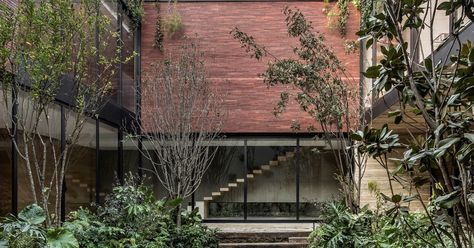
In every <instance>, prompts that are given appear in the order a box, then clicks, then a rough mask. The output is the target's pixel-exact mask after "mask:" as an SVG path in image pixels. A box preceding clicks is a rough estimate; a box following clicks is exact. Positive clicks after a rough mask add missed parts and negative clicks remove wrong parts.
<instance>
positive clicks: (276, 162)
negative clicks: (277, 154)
mask: <svg viewBox="0 0 474 248" xmlns="http://www.w3.org/2000/svg"><path fill="white" fill-rule="evenodd" d="M270 165H271V166H276V165H278V161H276V160H272V161H270Z"/></svg>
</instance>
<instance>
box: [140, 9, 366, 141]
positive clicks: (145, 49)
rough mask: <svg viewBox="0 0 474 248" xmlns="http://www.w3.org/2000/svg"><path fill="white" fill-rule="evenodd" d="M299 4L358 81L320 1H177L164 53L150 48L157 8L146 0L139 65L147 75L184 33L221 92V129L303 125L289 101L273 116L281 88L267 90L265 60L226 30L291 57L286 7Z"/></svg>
mask: <svg viewBox="0 0 474 248" xmlns="http://www.w3.org/2000/svg"><path fill="white" fill-rule="evenodd" d="M287 5H288V6H290V7H298V8H299V9H301V10H302V11H303V13H304V14H305V15H306V16H307V18H308V19H309V20H310V21H312V25H313V27H314V28H315V30H316V31H319V32H323V33H324V34H325V35H326V39H327V43H328V44H329V45H330V46H331V47H332V48H333V49H334V50H335V51H336V53H337V55H338V56H339V57H340V59H341V60H342V61H343V63H344V64H345V65H346V66H347V68H348V70H349V72H350V74H351V75H352V76H353V77H355V78H354V79H355V82H358V75H359V56H358V53H357V54H352V55H345V53H344V46H343V41H344V38H341V37H340V36H339V34H338V33H337V31H336V30H331V29H329V28H328V24H327V17H326V15H325V14H324V13H323V8H325V6H326V4H325V3H323V2H291V3H287V2H200V3H199V2H197V3H196V2H194V3H190V2H187V3H178V5H177V8H178V10H179V12H180V14H181V16H182V18H183V24H184V29H183V31H182V32H181V33H179V34H176V35H175V37H166V38H165V41H164V51H163V52H160V51H159V50H158V49H156V48H153V46H152V45H153V40H154V35H155V33H154V25H155V20H156V11H155V6H154V3H145V17H144V22H143V25H142V44H141V49H142V68H143V78H144V79H146V78H147V76H150V75H149V74H147V70H148V69H149V68H150V64H151V63H154V62H157V61H160V60H161V59H162V58H163V56H164V55H167V54H170V53H171V52H172V51H173V50H176V49H177V47H179V45H180V43H181V42H182V37H183V36H188V37H190V38H191V39H192V40H194V41H196V42H197V43H198V44H199V46H200V48H201V51H202V52H203V53H204V59H205V62H206V67H207V71H208V74H209V78H210V79H211V80H212V81H213V83H214V84H215V87H216V88H218V89H220V90H221V91H223V92H225V94H226V97H225V98H226V101H225V106H224V107H225V109H226V110H227V111H228V117H227V120H226V128H225V131H226V132H237V133H238V132H260V133H262V132H290V131H291V130H290V125H291V122H292V120H299V121H302V122H303V124H305V125H303V127H304V126H307V125H308V124H309V123H312V120H311V118H309V117H308V116H307V114H306V113H303V112H301V111H300V110H299V108H298V107H297V106H296V105H295V104H292V105H290V106H289V108H288V111H287V112H286V113H285V114H283V115H282V116H281V117H279V118H276V117H274V116H273V114H272V110H273V107H274V106H275V104H276V103H277V101H278V99H279V93H280V92H281V90H282V88H281V87H275V88H270V89H269V88H267V86H265V85H264V84H263V81H262V79H261V78H259V77H258V74H260V73H262V72H264V70H265V67H266V63H267V61H261V62H258V61H256V60H255V59H252V58H250V57H249V55H247V54H246V53H245V51H244V49H242V48H240V44H239V43H238V41H236V40H234V39H233V38H232V37H231V35H230V34H229V32H230V31H231V30H232V29H233V28H234V27H235V26H237V27H239V28H240V29H241V30H242V31H245V32H248V33H249V34H251V35H252V36H254V37H255V39H256V40H257V41H258V42H260V43H262V44H264V45H265V46H266V48H267V49H268V50H269V51H271V52H272V54H275V55H276V56H278V57H290V56H292V46H294V45H295V44H296V40H294V39H290V38H288V35H287V33H286V26H285V23H284V19H285V16H284V15H283V13H282V9H283V8H284V7H285V6H287ZM167 9H168V6H167V5H166V4H162V6H161V13H162V15H166V13H167ZM351 13H352V14H351V16H350V18H349V23H348V36H347V37H346V39H356V37H355V34H354V33H355V32H356V31H357V29H358V23H359V14H358V12H357V11H356V10H355V9H352V10H351ZM142 104H143V120H144V123H145V124H146V122H147V120H149V119H150V116H151V115H153V109H152V105H151V104H150V101H147V99H143V100H142Z"/></svg>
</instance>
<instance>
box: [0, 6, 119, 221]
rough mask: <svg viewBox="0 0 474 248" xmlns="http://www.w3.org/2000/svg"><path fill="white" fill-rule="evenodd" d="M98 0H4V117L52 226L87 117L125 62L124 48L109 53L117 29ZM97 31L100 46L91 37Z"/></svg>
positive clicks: (0, 16) (0, 36)
mask: <svg viewBox="0 0 474 248" xmlns="http://www.w3.org/2000/svg"><path fill="white" fill-rule="evenodd" d="M99 4H100V1H96V0H81V1H72V0H42V1H36V0H22V1H18V3H17V4H16V5H14V6H13V7H12V6H9V5H7V4H6V3H0V43H1V44H2V46H1V48H0V76H1V78H0V81H1V88H2V97H3V99H2V101H3V104H2V107H5V111H4V110H2V114H4V115H5V116H4V117H5V118H4V120H6V123H5V124H6V125H5V126H7V127H8V131H9V134H10V135H11V137H12V140H13V141H14V148H15V150H16V152H17V154H18V155H19V157H20V162H21V163H24V164H25V170H26V175H27V181H28V185H29V188H30V190H29V193H30V194H31V200H32V202H34V203H37V204H40V205H41V206H42V207H43V209H44V211H46V223H47V224H48V225H51V224H58V223H59V219H58V217H59V216H60V212H61V204H60V198H61V195H62V193H63V192H62V190H63V187H62V185H63V182H64V176H65V174H66V172H67V170H68V166H69V158H70V153H71V149H72V147H73V146H74V145H75V144H77V142H78V139H79V137H80V134H81V131H82V129H83V127H84V124H85V123H86V118H87V117H88V116H94V115H95V114H96V113H97V112H98V110H99V109H100V108H101V106H102V105H103V104H104V102H105V100H106V99H107V96H108V92H109V90H110V87H111V80H112V78H113V77H112V76H113V75H114V65H115V64H116V63H118V62H119V61H118V51H117V53H116V54H112V55H109V56H105V55H104V53H105V51H106V49H107V48H108V47H109V46H110V45H111V44H108V43H107V42H106V41H107V38H108V37H116V34H115V33H113V32H112V31H108V30H107V26H108V24H109V23H110V21H111V20H109V19H107V17H105V16H103V15H101V14H98V6H99ZM96 31H97V35H98V43H97V40H96V37H95V36H94V35H91V34H96ZM112 45H114V44H112ZM114 51H115V50H114ZM59 98H61V99H63V100H64V99H69V100H66V103H65V105H66V106H65V108H64V119H65V120H64V122H65V126H66V133H65V134H66V137H65V139H66V140H65V141H66V142H65V145H64V146H61V144H60V141H59V140H60V135H59V133H58V131H57V130H58V128H57V127H58V125H59V122H60V118H59V116H60V114H59V112H60V107H59V105H57V104H56V100H57V99H59ZM15 112H16V115H13V113H15ZM12 123H13V124H12ZM15 137H16V138H15ZM50 204H51V207H50ZM50 211H51V212H50Z"/></svg>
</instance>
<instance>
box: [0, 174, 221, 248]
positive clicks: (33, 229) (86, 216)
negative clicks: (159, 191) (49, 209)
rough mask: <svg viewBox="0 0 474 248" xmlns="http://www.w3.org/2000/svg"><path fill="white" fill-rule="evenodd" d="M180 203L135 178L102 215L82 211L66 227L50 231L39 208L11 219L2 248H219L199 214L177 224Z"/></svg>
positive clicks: (3, 228) (2, 226)
mask: <svg viewBox="0 0 474 248" xmlns="http://www.w3.org/2000/svg"><path fill="white" fill-rule="evenodd" d="M180 203H181V200H173V201H164V200H162V201H157V200H155V198H154V197H153V192H152V191H151V190H150V189H149V188H148V187H146V186H144V185H143V184H141V183H136V182H135V180H134V179H133V178H130V179H127V180H126V182H125V183H124V184H123V185H120V186H117V187H115V188H114V189H113V192H112V193H111V194H109V195H108V196H107V197H106V200H105V202H104V205H103V206H100V207H98V208H97V213H93V212H91V211H90V210H88V209H82V208H81V209H79V210H78V211H74V212H71V213H69V215H68V220H67V222H65V223H64V224H63V226H62V227H58V228H54V229H48V230H47V229H46V228H45V225H44V222H45V220H46V217H45V213H44V211H43V209H41V207H39V206H37V205H35V204H33V205H30V206H28V207H26V208H25V209H24V210H23V211H21V212H20V214H19V215H18V218H15V217H9V218H5V219H4V220H3V222H2V223H0V247H13V248H30V247H31V248H43V247H50V248H56V247H58V248H59V247H61V248H76V247H77V248H78V247H85V248H92V247H130V248H132V247H133V248H149V247H150V248H185V247H186V248H214V247H215V248H217V247H218V240H217V238H216V235H215V231H214V230H211V229H209V228H207V227H205V226H203V225H202V224H201V217H200V216H199V214H198V213H197V210H194V211H188V212H183V213H182V220H183V224H182V226H179V227H178V226H177V225H176V224H175V222H174V220H175V219H176V218H175V216H173V215H175V214H176V211H175V209H176V206H178V204H180Z"/></svg>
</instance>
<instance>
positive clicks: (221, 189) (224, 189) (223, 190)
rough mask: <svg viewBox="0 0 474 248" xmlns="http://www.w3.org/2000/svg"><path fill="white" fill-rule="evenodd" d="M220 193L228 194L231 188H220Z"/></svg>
mask: <svg viewBox="0 0 474 248" xmlns="http://www.w3.org/2000/svg"><path fill="white" fill-rule="evenodd" d="M219 191H221V192H226V191H229V188H220V189H219Z"/></svg>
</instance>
